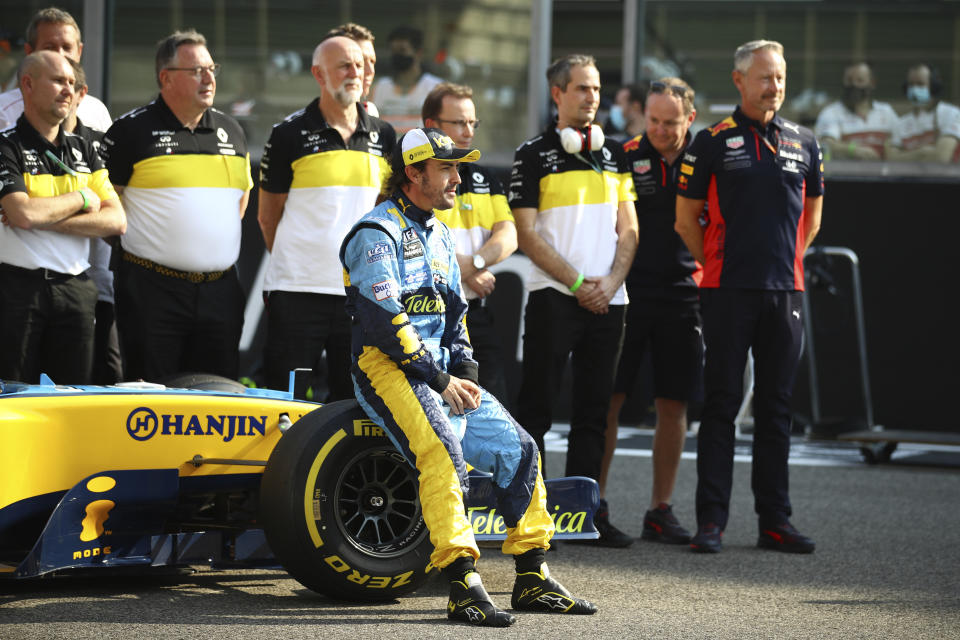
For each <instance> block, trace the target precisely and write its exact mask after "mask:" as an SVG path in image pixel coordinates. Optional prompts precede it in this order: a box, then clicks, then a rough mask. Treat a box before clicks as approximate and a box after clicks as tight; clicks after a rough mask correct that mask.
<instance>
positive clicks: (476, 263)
mask: <svg viewBox="0 0 960 640" xmlns="http://www.w3.org/2000/svg"><path fill="white" fill-rule="evenodd" d="M486 266H487V261H486V260H484V259H483V256H482V255H480V254H479V253H475V254H473V267H474V268H475V269H476V270H477V271H480V269H483V268H484V267H486Z"/></svg>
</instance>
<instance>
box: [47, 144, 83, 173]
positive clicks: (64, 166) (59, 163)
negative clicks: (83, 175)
mask: <svg viewBox="0 0 960 640" xmlns="http://www.w3.org/2000/svg"><path fill="white" fill-rule="evenodd" d="M43 155H45V156H47V157H48V158H50V159H51V160H53V161H54V162H55V163H56V165H57V166H58V167H60V168H61V169H63V170H64V171H66V172H67V174H69V175H71V176H73V177H74V178H76V177H77V176H79V175H80V174H79V173H77V172H76V171H74V170H73V169H71V168H70V167H68V166H67V164H66V163H65V162H64V161H63V160H61V159H60V158H58V157H57V156H55V155H53V152H52V151H50V149H47V150H46V151H44V152H43Z"/></svg>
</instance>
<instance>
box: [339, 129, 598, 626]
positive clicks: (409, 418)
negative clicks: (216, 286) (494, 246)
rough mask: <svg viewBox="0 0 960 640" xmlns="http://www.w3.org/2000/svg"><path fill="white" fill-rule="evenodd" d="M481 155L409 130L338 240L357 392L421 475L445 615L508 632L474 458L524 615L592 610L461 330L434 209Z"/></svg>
mask: <svg viewBox="0 0 960 640" xmlns="http://www.w3.org/2000/svg"><path fill="white" fill-rule="evenodd" d="M479 158H480V152H479V151H477V150H476V149H458V148H456V146H455V145H454V143H453V141H452V140H451V139H450V138H449V137H448V136H447V135H446V134H444V133H443V132H442V131H440V130H438V129H429V128H428V129H412V130H411V131H409V132H407V133H406V135H404V137H403V139H402V141H401V143H400V144H399V145H397V147H396V150H395V152H394V154H393V157H392V158H391V169H392V175H391V177H390V178H389V180H388V181H387V183H386V185H385V188H384V193H385V195H387V196H388V197H387V199H386V200H385V201H384V202H382V203H381V204H380V205H378V206H377V207H376V208H375V209H373V211H371V212H369V213H367V214H366V215H365V216H363V218H361V219H360V221H359V222H358V223H357V224H356V225H355V226H354V227H353V228H352V229H351V230H350V232H349V233H348V234H347V236H346V238H345V239H344V241H343V244H342V246H341V248H340V260H341V262H342V263H343V267H344V287H345V288H346V292H347V312H348V313H349V314H350V315H351V316H352V318H353V346H352V349H353V367H352V370H351V373H352V375H353V383H354V390H355V392H356V394H357V399H358V400H359V402H360V405H361V406H362V407H363V409H364V411H365V412H366V413H367V415H369V416H370V418H371V419H372V420H373V421H374V422H376V423H377V424H378V425H380V426H381V427H382V428H383V429H384V431H385V432H386V433H387V434H389V436H390V438H391V439H392V440H393V442H394V444H395V445H396V446H397V447H398V448H399V450H400V451H402V452H403V454H404V455H405V456H406V458H407V459H408V460H409V461H410V462H411V463H413V464H414V465H415V466H416V468H417V470H418V472H419V478H420V503H421V506H422V508H423V519H424V521H425V523H426V525H427V528H428V529H429V530H430V541H431V542H432V543H433V547H434V551H433V554H432V555H431V558H430V560H431V563H432V564H433V565H434V566H435V567H437V568H439V569H441V570H442V572H443V575H444V577H445V578H446V579H447V580H448V581H449V582H450V600H449V602H448V605H447V616H448V617H449V618H450V619H452V620H457V621H462V622H467V623H470V624H476V625H482V626H493V627H505V626H509V625H511V624H513V622H514V620H515V618H514V616H513V615H511V614H510V613H508V612H506V611H503V610H501V609H499V608H498V607H497V606H496V605H494V604H493V602H492V601H491V600H490V596H489V595H488V594H487V592H486V590H485V589H484V587H483V583H482V582H481V580H480V576H479V574H478V573H477V572H476V568H475V563H476V560H477V558H479V556H480V552H479V550H478V549H477V544H476V541H475V540H474V536H473V529H472V527H471V525H470V520H469V518H468V517H467V514H466V510H465V509H464V495H465V494H466V493H467V490H468V479H467V464H470V465H472V466H473V467H475V468H477V469H480V470H482V471H487V472H490V473H492V474H493V482H494V486H495V491H496V495H497V501H498V510H499V511H500V513H501V514H502V515H503V519H504V522H505V524H506V525H507V538H506V540H505V541H504V543H503V552H504V553H507V554H511V555H513V556H514V559H515V564H516V570H517V577H516V582H515V584H514V588H513V597H512V599H511V605H512V607H513V609H514V610H517V611H545V612H555V613H572V614H592V613H594V612H596V610H597V608H596V606H595V605H593V604H592V603H590V602H588V601H586V600H583V599H580V598H575V597H574V596H572V595H571V594H570V593H569V592H568V591H567V590H566V589H565V588H564V587H563V586H562V585H561V584H560V583H558V582H557V581H556V580H554V579H553V578H551V577H550V572H549V570H548V569H547V565H546V563H545V562H544V560H545V557H544V556H545V552H546V550H547V549H548V548H549V546H550V543H549V541H550V538H551V537H552V536H553V533H554V524H553V520H552V519H551V518H550V515H549V513H548V512H547V508H546V489H545V487H544V484H543V478H542V476H541V474H540V453H539V451H538V450H537V446H536V444H535V443H534V441H533V439H532V438H531V437H530V436H529V435H528V434H527V432H525V431H524V430H523V429H522V428H521V427H520V425H518V424H517V423H516V421H514V420H513V418H512V417H511V416H510V414H508V413H507V411H506V410H505V409H504V408H503V406H502V405H501V404H500V403H499V402H498V401H497V399H496V398H494V397H493V396H492V395H490V394H489V393H487V392H486V391H485V390H484V389H482V388H481V387H480V386H479V385H478V384H477V363H476V361H474V360H473V357H472V355H473V354H472V350H471V348H470V343H469V340H468V338H467V332H466V329H465V326H464V317H465V313H466V310H467V303H466V300H465V299H464V297H463V292H462V290H461V285H460V270H459V267H458V265H457V258H456V250H455V247H454V241H453V236H452V235H451V233H450V230H449V229H448V228H447V227H446V226H445V225H444V224H443V223H441V222H440V221H439V220H437V219H436V218H435V217H434V214H433V210H434V209H449V208H451V207H452V206H453V205H454V202H455V196H456V189H457V185H458V184H459V183H460V177H459V175H458V173H457V168H458V165H459V163H460V162H474V161H476V160H477V159H479Z"/></svg>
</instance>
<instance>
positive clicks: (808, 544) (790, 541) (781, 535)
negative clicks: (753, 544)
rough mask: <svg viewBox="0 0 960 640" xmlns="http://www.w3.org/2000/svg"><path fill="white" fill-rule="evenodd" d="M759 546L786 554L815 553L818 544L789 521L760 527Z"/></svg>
mask: <svg viewBox="0 0 960 640" xmlns="http://www.w3.org/2000/svg"><path fill="white" fill-rule="evenodd" d="M757 546H758V547H760V548H761V549H774V550H775V551H783V552H784V553H813V550H814V549H816V548H817V545H816V543H815V542H814V541H813V540H811V539H810V538H808V537H807V536H805V535H803V534H802V533H800V532H799V531H797V530H796V529H794V527H793V525H792V524H790V522H789V521H784V522H781V523H780V524H777V525H774V526H771V527H765V526H763V525H762V524H761V525H760V537H759V538H757Z"/></svg>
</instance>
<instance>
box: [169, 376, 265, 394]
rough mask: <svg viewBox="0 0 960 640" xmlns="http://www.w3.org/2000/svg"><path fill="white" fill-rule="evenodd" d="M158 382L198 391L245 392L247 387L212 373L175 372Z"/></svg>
mask: <svg viewBox="0 0 960 640" xmlns="http://www.w3.org/2000/svg"><path fill="white" fill-rule="evenodd" d="M156 382H158V383H159V384H162V385H164V386H167V387H173V388H176V389H196V390H199V391H229V392H231V393H246V392H247V388H246V387H245V386H243V384H242V383H240V382H237V381H236V380H231V379H230V378H224V377H223V376H218V375H215V374H213V373H175V374H173V375H171V376H167V377H165V378H163V379H162V380H157V381H156Z"/></svg>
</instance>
